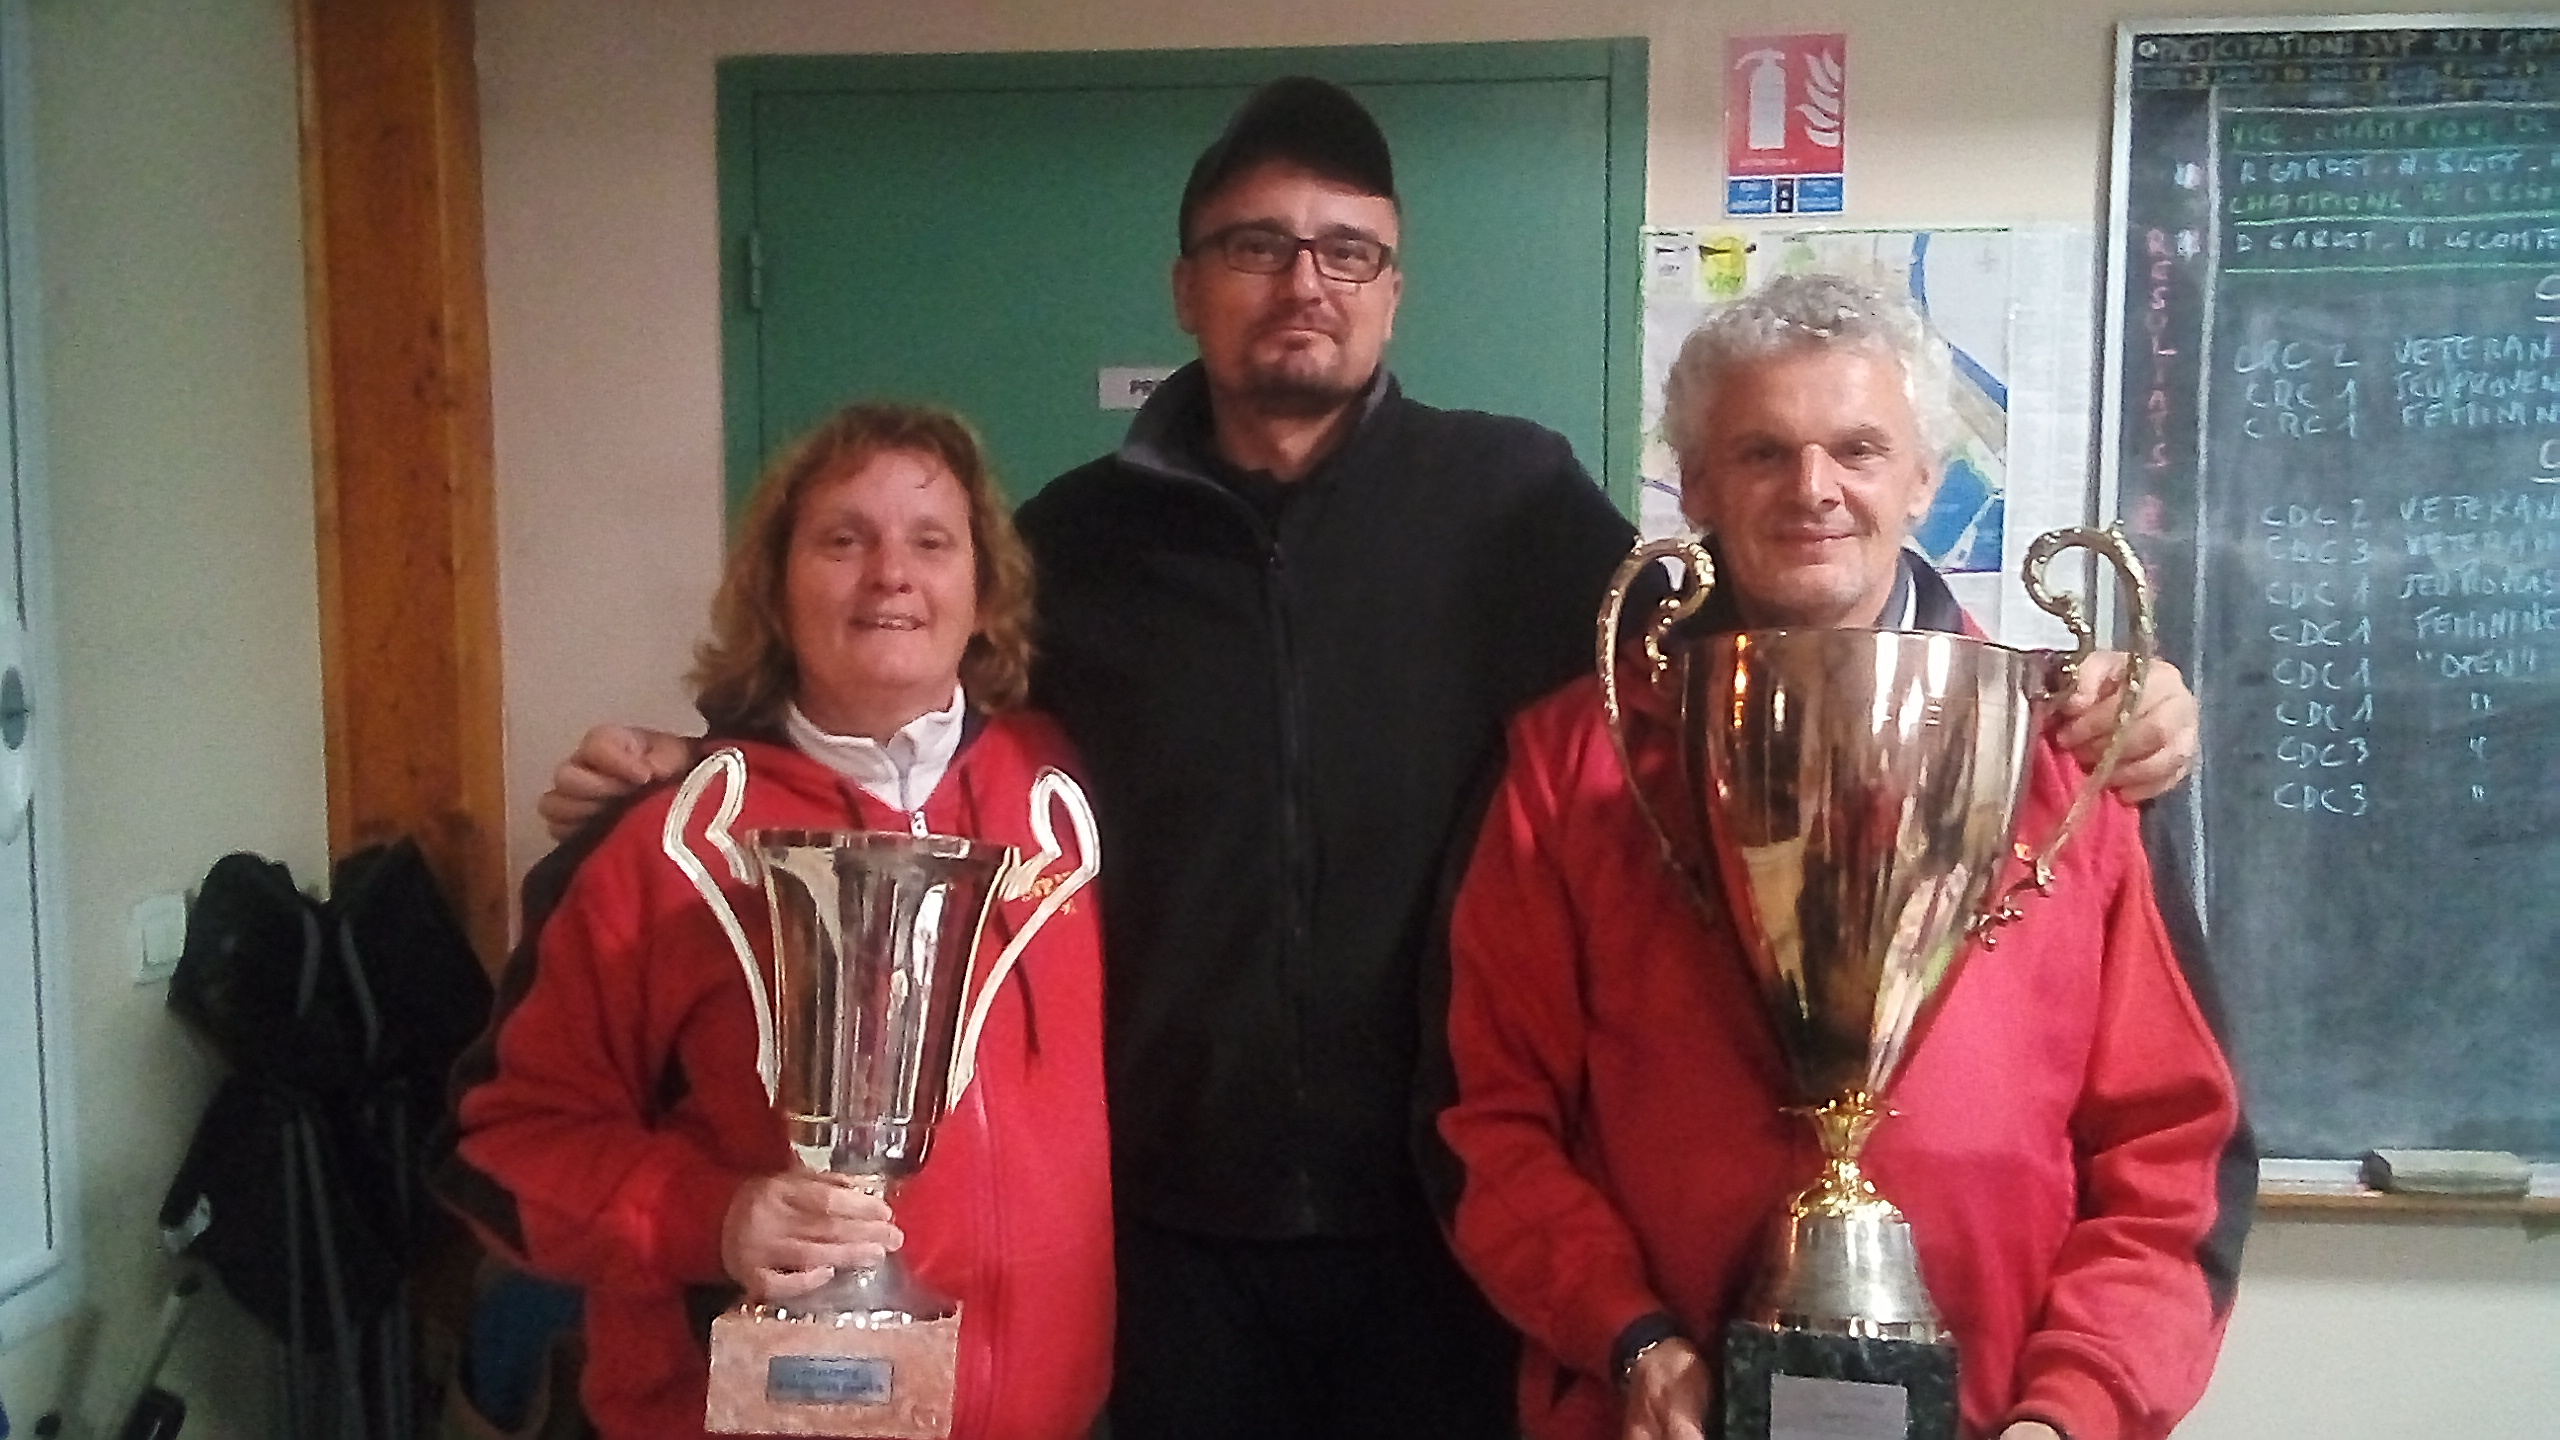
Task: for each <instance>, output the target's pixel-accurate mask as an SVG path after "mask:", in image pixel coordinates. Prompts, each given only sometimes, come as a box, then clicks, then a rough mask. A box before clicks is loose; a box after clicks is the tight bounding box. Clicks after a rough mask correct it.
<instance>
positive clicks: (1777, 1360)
mask: <svg viewBox="0 0 2560 1440" xmlns="http://www.w3.org/2000/svg"><path fill="white" fill-rule="evenodd" d="M1780 1375H1802V1376H1808V1377H1811V1378H1814V1379H1820V1380H1854V1381H1859V1382H1861V1383H1864V1384H1869V1385H1892V1386H1899V1387H1900V1388H1901V1389H1902V1391H1903V1397H1904V1401H1905V1405H1904V1425H1903V1429H1902V1430H1901V1431H1900V1432H1898V1434H1899V1437H1900V1440H1956V1347H1955V1346H1953V1345H1949V1344H1930V1343H1927V1342H1924V1341H1919V1340H1868V1339H1861V1338H1859V1337H1857V1336H1854V1335H1825V1334H1820V1333H1818V1332H1815V1331H1811V1330H1773V1329H1771V1328H1769V1327H1768V1326H1765V1325H1755V1324H1753V1323H1751V1322H1750V1321H1748V1320H1736V1321H1734V1322H1733V1323H1732V1324H1730V1325H1727V1326H1726V1327H1725V1331H1724V1440H1770V1432H1769V1423H1770V1419H1771V1414H1770V1411H1771V1390H1772V1387H1773V1385H1774V1384H1775V1377H1777V1376H1780ZM1835 1433H1838V1432H1835ZM1852 1433H1854V1432H1852Z"/></svg>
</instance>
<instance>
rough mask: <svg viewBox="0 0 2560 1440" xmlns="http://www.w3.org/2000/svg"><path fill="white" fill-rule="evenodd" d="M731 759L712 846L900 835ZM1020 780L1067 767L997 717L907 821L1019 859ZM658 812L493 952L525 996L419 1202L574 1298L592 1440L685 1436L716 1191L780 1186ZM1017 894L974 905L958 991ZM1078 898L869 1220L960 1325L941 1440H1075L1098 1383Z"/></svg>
mask: <svg viewBox="0 0 2560 1440" xmlns="http://www.w3.org/2000/svg"><path fill="white" fill-rule="evenodd" d="M736 748H738V749H739V750H740V751H742V752H743V753H744V754H745V756H746V759H747V773H748V781H747V786H746V799H745V804H744V808H743V810H742V811H741V813H740V814H739V816H738V817H737V819H736V821H735V822H734V824H733V825H732V827H731V830H732V833H733V834H736V835H739V836H743V835H744V834H745V833H746V832H747V831H748V830H750V829H753V828H755V827H759V826H775V827H807V828H848V827H850V828H871V829H894V830H899V831H904V830H905V829H907V821H906V818H905V817H904V816H903V815H901V814H899V813H897V812H895V811H893V810H891V809H890V808H889V807H887V806H885V805H883V804H881V803H880V802H879V801H877V800H875V799H873V798H872V797H870V796H869V795H867V794H864V793H863V792H862V791H860V790H859V789H858V788H856V787H855V786H854V785H853V784H852V783H851V782H850V781H840V780H839V779H838V777H837V776H836V775H835V774H834V773H833V772H832V771H829V770H827V769H826V768H825V767H823V766H821V765H819V764H818V763H816V762H815V761H812V760H810V759H808V758H807V757H805V756H803V755H801V754H799V753H798V752H797V751H795V750H791V749H787V748H782V747H778V746H773V745H763V744H755V743H751V742H740V743H738V744H737V747H736ZM1044 765H1047V766H1057V767H1059V768H1061V769H1067V770H1070V771H1072V768H1073V767H1072V759H1071V752H1070V751H1069V749H1068V747H1067V744H1066V742H1065V740H1064V739H1063V738H1062V737H1061V736H1060V735H1059V734H1058V732H1057V730H1056V729H1055V727H1054V726H1052V725H1051V724H1050V723H1049V722H1048V721H1046V720H1045V719H1042V718H1040V717H1037V716H1030V715H1022V714H1011V715H1005V716H1000V717H997V718H995V719H993V720H990V721H988V722H987V723H986V724H985V725H984V726H983V728H981V729H979V730H978V732H977V733H976V734H975V735H974V736H972V737H970V738H969V739H967V740H966V741H965V742H964V743H963V745H962V748H961V750H960V752H959V754H958V755H957V756H955V757H954V759H953V761H952V764H951V768H950V770H949V771H948V772H947V773H946V774H945V775H944V776H943V778H942V781H941V783H940V784H938V785H937V786H936V787H935V788H934V792H933V794H932V796H931V797H930V798H929V799H928V800H927V801H926V804H925V807H924V814H925V820H926V823H927V824H928V825H929V826H930V827H931V828H933V829H934V830H936V831H937V832H940V833H944V834H955V835H966V836H971V837H976V838H983V839H990V840H996V841H1001V842H1005V843H1008V844H1013V845H1017V846H1020V847H1022V849H1023V853H1025V854H1031V853H1035V852H1036V851H1037V850H1038V848H1039V846H1038V844H1037V842H1036V841H1034V839H1033V837H1032V834H1031V830H1030V825H1029V810H1030V806H1029V796H1030V790H1031V784H1032V781H1033V779H1034V777H1035V776H1036V775H1037V774H1038V772H1039V770H1040V768H1041V767H1042V766H1044ZM672 795H673V787H669V788H668V789H667V790H662V791H660V792H659V793H657V794H654V795H651V796H649V797H648V798H646V799H644V800H643V801H641V802H640V803H639V804H637V805H636V806H634V807H633V808H632V810H631V811H630V812H629V813H628V814H626V815H624V816H623V817H622V819H621V821H620V823H619V824H618V825H616V826H615V828H614V829H613V831H612V833H611V834H610V835H608V836H607V837H606V839H605V840H604V841H603V843H602V844H601V845H600V846H599V847H598V848H597V849H596V850H595V852H594V853H593V854H592V855H590V856H589V857H588V858H587V860H586V861H585V863H584V864H583V865H582V866H581V867H580V868H579V869H578V871H577V873H576V876H575V878H574V879H573V880H572V881H571V882H570V884H569V887H568V889H567V891H566V892H565V894H564V895H563V896H562V899H561V903H560V905H559V908H558V909H557V910H555V911H554V912H553V913H552V915H551V917H550V919H549V922H548V923H547V924H545V925H544V926H543V928H542V931H541V933H540V935H539V937H538V943H537V944H535V945H534V946H531V947H527V950H522V951H520V952H519V954H520V956H521V955H524V954H526V953H528V952H529V953H530V955H531V956H532V959H533V964H532V966H531V969H530V973H527V974H516V975H511V976H510V977H509V980H508V983H507V984H506V986H505V987H504V989H503V991H502V998H501V1001H500V1006H501V1009H500V1012H499V1014H498V1016H497V1018H496V1020H495V1021H494V1024H493V1030H492V1039H493V1041H494V1044H490V1043H484V1044H483V1046H482V1047H481V1048H480V1049H479V1050H477V1051H475V1052H474V1053H473V1054H472V1055H469V1056H466V1057H465V1058H464V1060H463V1062H462V1067H461V1073H460V1074H459V1075H458V1076H457V1109H458V1119H459V1122H460V1129H461V1138H460V1145H459V1155H458V1160H459V1161H460V1162H461V1168H460V1169H459V1170H458V1171H457V1172H456V1173H455V1175H451V1176H448V1177H444V1178H443V1179H441V1180H440V1187H439V1188H440V1189H441V1191H442V1192H443V1193H444V1194H445V1195H446V1197H447V1198H448V1200H451V1201H455V1202H456V1208H459V1209H462V1210H463V1211H464V1213H465V1214H466V1217H467V1218H469V1219H470V1220H472V1221H473V1223H474V1226H475V1228H476V1229H478V1230H479V1231H480V1233H481V1235H482V1236H483V1237H484V1238H485V1239H487V1240H488V1241H490V1242H491V1243H493V1244H495V1245H497V1246H499V1247H500V1248H501V1249H502V1250H503V1251H506V1252H508V1253H511V1254H513V1255H514V1256H515V1257H516V1258H517V1259H518V1260H519V1261H520V1262H521V1263H522V1264H524V1265H525V1266H526V1267H527V1268H528V1269H531V1270H533V1271H535V1272H537V1273H540V1274H545V1275H550V1276H554V1277H556V1278H560V1279H564V1280H567V1281H571V1282H573V1283H575V1284H577V1285H579V1286H581V1287H583V1288H584V1290H585V1292H586V1309H585V1315H586V1333H587V1344H588V1363H587V1368H586V1372H585V1379H584V1383H583V1392H584V1399H585V1401H586V1406H587V1412H588V1415H589V1417H590V1418H591V1419H593V1420H594V1421H595V1423H596V1425H597V1426H598V1428H600V1429H601V1430H602V1432H603V1433H604V1435H605V1436H606V1437H607V1440H658V1437H683V1440H694V1437H698V1436H701V1435H702V1434H703V1433H704V1432H703V1429H702V1411H703V1392H704V1386H705V1376H706V1373H707V1366H708V1363H709V1361H708V1357H707V1353H706V1351H705V1348H704V1342H705V1330H704V1327H705V1326H707V1323H708V1313H709V1311H710V1310H711V1309H712V1308H713V1306H712V1304H711V1303H710V1302H712V1301H715V1300H717V1299H720V1298H734V1294H735V1290H734V1286H732V1285H731V1284H730V1282H729V1279H728V1277H727V1276H726V1275H725V1274H724V1273H723V1271H722V1269H721V1264H720V1222H721V1218H722V1216H723V1214H724V1212H725V1210H726V1208H727V1206H728V1203H729V1198H730V1196H731V1195H732V1193H733V1192H734V1191H735V1190H736V1189H737V1186H738V1184H739V1183H740V1182H741V1181H743V1180H745V1179H747V1178H748V1177H750V1176H753V1175H757V1174H769V1173H772V1172H775V1171H778V1170H781V1169H783V1168H785V1167H786V1166H787V1165H788V1164H789V1163H790V1159H789V1152H788V1150H787V1148H786V1147H785V1144H784V1140H783V1128H782V1123H781V1120H780V1118H779V1116H778V1114H777V1113H776V1112H775V1110H774V1109H773V1107H772V1106H771V1105H770V1104H768V1103H767V1101H766V1099H765V1093H764V1087H763V1083H762V1082H761V1081H760V1080H759V1079H758V1078H757V1076H756V1022H755V1016H754V1010H753V1006H752V1005H751V1003H750V1001H749V999H748V992H747V988H746V980H745V977H744V975H743V973H742V972H741V970H740V967H739V963H738V961H737V959H736V956H735V953H734V952H733V950H732V949H731V947H730V945H729V942H728V941H727V940H726V939H725V938H723V935H722V932H721V930H720V929H719V926H718V922H717V920H716V919H715V917H714V916H713V914H712V913H711V910H710V908H709V906H707V905H706V904H705V903H704V901H703V899H702V897H701V896H700V894H699V893H698V892H696V890H695V889H694V887H693V885H692V883H691V882H690V881H688V880H687V879H686V878H685V876H684V875H683V873H682V872H681V871H679V870H678V868H677V867H676V865H675V864H674V863H673V862H672V861H671V860H670V859H669V858H668V857H667V855H666V854H665V852H664V851H663V849H662V848H661V844H660V829H661V826H662V824H663V822H664V820H665V818H666V815H667V812H668V810H669V808H670V804H671V800H672ZM713 808H714V807H713V806H712V805H711V804H708V803H705V804H703V805H702V806H701V807H700V811H699V813H698V814H697V815H696V816H695V817H694V819H693V821H692V824H691V826H690V827H689V832H688V834H689V838H690V839H691V841H692V845H693V849H694V850H695V853H696V854H697V855H699V856H700V857H701V858H702V859H703V860H704V861H705V862H706V864H707V868H708V869H709V870H710V872H711V873H712V874H713V875H714V876H716V877H717V878H718V881H719V883H720V885H721V887H722V889H723V891H724V892H725V894H726V895H727V897H728V899H729V903H730V905H731V906H732V907H733V908H734V909H735V911H736V912H737V915H738V918H739V920H740V921H741V923H742V924H743V926H744V928H745V931H746V933H747V935H748V936H749V937H751V940H752V941H753V943H755V944H756V946H757V953H758V954H760V955H761V954H763V953H764V946H765V945H766V944H767V943H768V942H767V940H766V938H765V937H766V936H767V935H768V934H769V933H770V932H769V931H768V929H767V928H766V926H767V922H766V920H765V906H764V900H763V896H762V893H761V891H760V890H758V889H756V888H755V887H752V886H749V885H745V884H741V883H738V882H736V881H735V880H734V879H732V877H731V876H730V874H729V872H728V870H727V868H726V867H725V865H723V864H722V863H721V861H720V859H719V858H718V856H717V854H716V852H715V851H714V850H713V849H712V847H711V846H710V845H709V844H707V843H705V842H704V840H703V837H702V831H703V828H704V826H705V825H707V824H708V823H709V821H710V819H711V813H712V810H713ZM1061 829H1062V831H1063V829H1064V827H1061ZM1061 843H1062V844H1064V845H1065V846H1067V847H1069V848H1072V847H1073V844H1074V841H1073V840H1072V839H1065V838H1063V836H1062V842H1061ZM1073 863H1074V857H1072V856H1070V857H1069V858H1068V859H1067V860H1065V861H1062V862H1059V863H1056V864H1053V865H1052V866H1051V867H1050V871H1049V873H1050V874H1052V875H1063V874H1064V873H1065V872H1066V871H1067V870H1068V869H1069V868H1071V867H1072V865H1073ZM1039 893H1045V891H1041V892H1037V893H1035V894H1033V895H1029V896H1025V897H1023V898H1021V899H1017V900H1011V901H1006V900H999V901H997V902H996V905H995V907H994V911H993V913H992V914H991V915H990V916H989V917H988V921H987V928H986V932H985V934H984V935H983V936H982V937H981V939H980V966H981V969H980V972H979V973H980V974H981V975H983V973H984V969H983V967H984V966H985V965H986V964H987V963H989V962H990V961H991V960H992V959H993V957H994V956H995V954H996V952H997V950H998V949H1000V948H1001V947H1002V945H1003V944H1004V942H1005V941H1006V940H1008V939H1009V938H1010V937H1011V936H1012V934H1013V932H1014V930H1015V928H1016V927H1017V926H1019V925H1021V924H1023V923H1024V922H1025V921H1026V919H1027V917H1028V916H1029V914H1030V912H1031V910H1032V908H1033V907H1034V906H1035V905H1036V904H1037V903H1038V898H1039ZM1096 896H1097V888H1096V887H1088V888H1086V889H1085V890H1084V891H1083V892H1082V893H1080V894H1079V895H1078V896H1077V897H1076V898H1074V899H1073V900H1071V901H1069V902H1068V903H1067V905H1066V906H1065V907H1064V908H1063V909H1061V910H1059V911H1058V912H1057V913H1056V914H1055V915H1054V916H1052V918H1051V919H1050V920H1049V922H1048V924H1047V925H1046V926H1045V927H1044V928H1043V930H1042V931H1041V933H1040V935H1039V936H1038V937H1037V938H1036V939H1035V940H1033V941H1032V943H1031V945H1030V946H1029V948H1028V949H1027V950H1026V952H1025V953H1024V955H1023V957H1022V959H1021V961H1020V962H1019V964H1018V965H1017V966H1016V968H1015V969H1014V971H1013V973H1012V975H1011V977H1010V978H1008V979H1007V980H1005V981H1004V983H1003V990H1002V992H1001V993H1000V994H999V996H998V999H997V1001H996V1004H995V1006H994V1007H993V1009H992V1011H991V1012H990V1014H989V1016H988V1020H987V1024H986V1028H985V1032H984V1034H983V1037H982V1039H981V1041H980V1045H979V1049H978V1061H977V1063H978V1069H977V1076H976V1079H975V1081H974V1082H973V1083H972V1084H971V1085H970V1086H969V1089H968V1092H967V1094H966V1095H965V1096H964V1097H963V1098H962V1099H961V1101H960V1103H959V1104H958V1106H957V1107H956V1108H955V1109H954V1110H953V1111H952V1113H951V1114H950V1115H949V1116H948V1117H947V1118H946V1119H945V1120H944V1122H943V1124H942V1126H941V1127H940V1129H939V1130H938V1131H937V1133H936V1136H935V1139H934V1143H933V1149H932V1152H931V1154H930V1155H929V1157H928V1158H927V1160H926V1162H925V1165H924V1168H923V1169H922V1171H921V1172H919V1173H918V1174H917V1175H916V1176H915V1177H914V1178H912V1179H911V1180H909V1181H907V1182H906V1183H905V1184H904V1185H902V1186H901V1187H900V1189H899V1191H898V1192H897V1194H896V1195H895V1196H894V1197H893V1203H894V1205H895V1207H896V1215H897V1220H898V1224H899V1225H900V1227H901V1228H902V1229H904V1230H905V1232H906V1236H907V1241H906V1247H905V1249H904V1251H903V1252H902V1253H903V1254H904V1255H905V1257H906V1259H907V1261H908V1263H909V1264H910V1265H911V1266H913V1268H914V1270H915V1272H916V1274H917V1275H918V1277H919V1278H920V1279H922V1280H923V1281H925V1282H926V1283H928V1284H930V1285H933V1286H935V1287H937V1288H939V1289H941V1290H943V1291H944V1292H945V1293H948V1294H953V1295H956V1296H958V1297H959V1298H960V1299H961V1300H962V1301H963V1302H964V1307H965V1308H964V1309H963V1312H962V1319H961V1340H960V1368H959V1387H958V1394H957V1396H956V1399H955V1409H954V1417H953V1434H954V1436H955V1437H962V1440H1043V1437H1056V1440H1073V1437H1082V1436H1083V1435H1084V1434H1085V1433H1086V1431H1087V1430H1088V1429H1089V1428H1090V1426H1091V1424H1092V1421H1093V1417H1094V1415H1095V1414H1096V1413H1097V1412H1098V1411H1099V1410H1100V1408H1101V1404H1102V1399H1103V1395H1104V1393H1105V1391H1106V1389H1107V1388H1108V1386H1109V1383H1110V1378H1111V1330H1112V1278H1111V1276H1112V1257H1111V1190H1110V1171H1109V1163H1110V1162H1109V1146H1108V1140H1107V1134H1106V1130H1105V1126H1104V1116H1103V1095H1102V965H1101V959H1102V957H1101V938H1100V937H1101V926H1100V923H1099V921H1098V918H1097V914H1096V906H1097V903H1098V902H1097V898H1096ZM520 964H521V962H520ZM973 1003H974V997H973ZM475 1171H476V1172H477V1174H476V1176H475V1175H474V1174H473V1173H472V1172H475ZM713 1287H720V1288H722V1289H725V1290H726V1292H727V1294H726V1295H725V1296H723V1295H721V1294H720V1292H719V1290H717V1289H714V1288H713Z"/></svg>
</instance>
